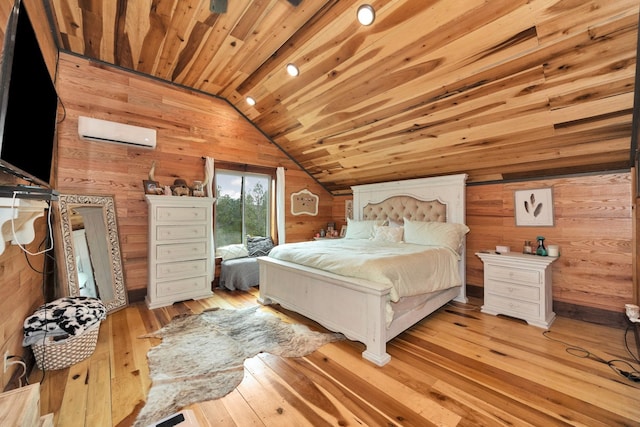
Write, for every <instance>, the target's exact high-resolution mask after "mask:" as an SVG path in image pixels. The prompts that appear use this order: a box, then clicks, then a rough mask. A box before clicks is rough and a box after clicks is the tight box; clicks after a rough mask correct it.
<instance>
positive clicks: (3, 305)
mask: <svg viewBox="0 0 640 427" xmlns="http://www.w3.org/2000/svg"><path fill="white" fill-rule="evenodd" d="M24 1H25V5H26V7H27V11H28V13H29V15H30V16H33V17H34V21H35V24H34V26H35V27H36V35H37V36H38V41H39V42H40V44H41V46H42V48H43V54H44V57H45V61H46V62H47V66H48V68H49V71H50V73H51V74H52V76H54V75H55V70H56V63H57V48H56V47H55V45H54V42H53V39H52V36H51V33H50V30H49V24H48V21H47V20H46V19H45V18H44V16H45V13H44V7H43V3H42V0H24ZM13 4H14V0H0V22H1V23H2V24H0V46H2V45H3V43H4V37H5V31H6V24H7V20H8V19H9V15H10V13H11V9H12V7H13ZM0 183H1V184H4V185H16V184H27V183H26V182H22V181H21V180H18V179H17V178H13V177H11V176H9V175H2V176H0ZM46 224H47V223H46V219H45V218H38V219H37V220H36V221H35V223H34V227H35V232H36V235H35V238H34V240H33V242H32V243H30V244H28V245H26V248H27V250H28V251H29V252H32V253H36V252H40V251H41V250H42V249H43V248H44V246H41V244H42V243H43V242H44V241H45V239H46V236H47V225H46ZM44 260H45V256H44V255H42V254H41V255H35V256H32V255H27V254H26V253H24V252H23V251H22V249H20V248H19V247H18V246H14V245H11V244H9V243H8V242H7V246H6V248H5V251H4V252H3V253H2V254H1V255H0V355H4V354H5V352H6V351H8V352H9V353H10V354H12V355H18V356H25V355H26V354H27V351H26V350H25V349H24V348H23V347H22V339H23V335H22V333H23V332H22V331H23V329H22V325H23V322H24V319H25V318H26V317H27V316H29V315H30V314H31V313H33V312H34V311H35V309H36V308H37V307H38V306H40V305H41V304H42V303H43V302H44V300H45V297H44V293H45V290H44V289H43V282H44V279H43V275H42V271H43V266H44ZM20 373H21V368H20V367H19V365H16V366H15V367H14V369H10V370H9V371H8V372H6V373H4V372H2V371H0V385H1V386H2V389H3V390H9V389H13V388H16V387H17V382H16V381H15V380H16V378H17V377H18V376H19V375H20Z"/></svg>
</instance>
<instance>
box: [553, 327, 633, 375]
mask: <svg viewBox="0 0 640 427" xmlns="http://www.w3.org/2000/svg"><path fill="white" fill-rule="evenodd" d="M627 330H628V329H627ZM550 332H551V331H544V332H543V333H542V335H543V336H544V337H545V338H547V339H548V340H551V341H555V342H558V343H560V344H564V345H565V346H567V348H566V349H565V351H566V352H567V353H569V354H570V355H572V356H575V357H579V358H581V359H591V360H593V361H596V362H599V363H603V364H605V365H607V366H608V367H609V368H611V370H612V371H613V372H615V373H616V374H618V375H620V376H621V377H623V378H626V379H628V380H630V381H633V382H640V370H638V369H636V368H635V367H634V366H633V365H632V364H631V363H629V362H628V361H626V360H622V359H611V360H605V359H603V358H601V357H600V356H597V355H595V354H594V353H592V352H590V351H589V350H587V349H585V348H582V347H580V346H577V345H573V344H569V343H567V342H565V341H562V340H559V339H555V338H551V337H550V336H549V333H550ZM626 335H627V334H626V332H625V344H626ZM627 350H629V348H628V347H627ZM632 357H633V358H634V359H635V361H636V363H637V362H638V360H637V358H636V357H635V356H633V355H632ZM616 365H623V366H626V369H627V370H623V369H621V368H619V367H618V366H616Z"/></svg>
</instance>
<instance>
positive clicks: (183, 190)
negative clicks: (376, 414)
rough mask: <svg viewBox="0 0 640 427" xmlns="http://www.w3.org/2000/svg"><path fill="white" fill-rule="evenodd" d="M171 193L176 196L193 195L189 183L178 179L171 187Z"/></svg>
mask: <svg viewBox="0 0 640 427" xmlns="http://www.w3.org/2000/svg"><path fill="white" fill-rule="evenodd" d="M171 193H172V194H173V195H174V196H188V195H190V194H191V190H189V187H188V186H187V181H185V180H184V179H176V180H175V181H173V185H172V186H171Z"/></svg>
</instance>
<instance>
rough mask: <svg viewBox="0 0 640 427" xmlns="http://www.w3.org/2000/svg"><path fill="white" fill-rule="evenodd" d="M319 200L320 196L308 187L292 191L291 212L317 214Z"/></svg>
mask: <svg viewBox="0 0 640 427" xmlns="http://www.w3.org/2000/svg"><path fill="white" fill-rule="evenodd" d="M319 201H320V197H318V195H317V194H313V193H312V192H311V191H309V190H307V189H304V190H300V191H298V192H297V193H291V214H292V215H311V216H316V215H318V202H319Z"/></svg>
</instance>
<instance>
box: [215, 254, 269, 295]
mask: <svg viewBox="0 0 640 427" xmlns="http://www.w3.org/2000/svg"><path fill="white" fill-rule="evenodd" d="M259 284H260V274H259V268H258V258H257V257H244V258H233V259H227V260H224V261H222V263H221V264H220V287H221V288H226V289H228V290H230V291H234V290H240V291H246V290H248V289H249V288H251V287H253V286H258V285H259Z"/></svg>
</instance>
